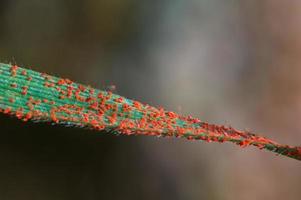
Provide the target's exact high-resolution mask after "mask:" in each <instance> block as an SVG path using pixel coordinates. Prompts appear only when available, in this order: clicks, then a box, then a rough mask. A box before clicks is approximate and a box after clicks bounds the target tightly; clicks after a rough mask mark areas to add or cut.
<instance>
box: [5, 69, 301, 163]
mask: <svg viewBox="0 0 301 200" xmlns="http://www.w3.org/2000/svg"><path fill="white" fill-rule="evenodd" d="M0 76H1V79H2V80H0V105H2V106H0V112H3V113H6V114H11V115H15V116H16V117H17V118H19V119H22V120H24V121H28V120H33V121H51V122H54V123H58V124H65V125H70V126H80V127H87V128H91V129H95V130H105V131H108V132H113V133H116V134H125V135H131V134H135V135H155V136H173V137H184V138H187V139H190V140H204V141H207V142H211V141H216V142H225V141H230V142H234V143H236V144H238V145H240V146H242V147H245V146H248V145H254V146H257V147H258V148H260V149H262V148H266V149H268V150H271V151H274V152H276V153H279V154H284V155H288V156H290V157H297V158H299V159H301V148H300V147H290V146H287V145H280V144H278V143H276V142H273V141H271V140H269V139H266V138H264V137H261V136H257V135H255V134H251V133H249V132H246V131H238V130H236V129H234V128H232V127H225V126H218V125H214V124H208V123H206V122H202V121H201V120H199V119H196V118H193V117H190V116H188V117H187V116H180V115H178V114H176V113H174V112H170V111H166V110H164V109H163V108H156V107H152V106H150V105H148V104H143V103H140V102H138V101H133V100H130V99H127V98H124V97H122V96H119V95H116V94H113V93H112V92H111V91H101V90H97V89H93V88H92V87H90V86H84V85H81V84H77V83H74V82H73V81H71V80H69V79H63V78H57V77H54V76H50V75H47V74H45V73H38V72H35V71H32V70H28V69H23V68H20V67H18V66H16V65H13V66H11V65H0ZM4 78H5V80H4ZM7 91H9V92H7Z"/></svg>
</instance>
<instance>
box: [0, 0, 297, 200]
mask: <svg viewBox="0 0 301 200" xmlns="http://www.w3.org/2000/svg"><path fill="white" fill-rule="evenodd" d="M300 35H301V1H289V2H288V1H283V0H244V1H239V0H233V1H223V0H152V1H147V0H98V1H93V0H85V1H74V0H72V1H71V0H69V1H68V0H66V1H61V0H51V1H41V0H26V1H24V0H1V1H0V44H1V45H0V61H1V62H5V63H13V64H18V65H20V66H25V67H30V68H32V69H35V70H38V71H44V72H47V73H50V74H53V75H57V76H61V77H68V78H71V79H73V80H76V81H78V82H81V83H86V84H90V85H92V86H94V87H98V88H100V89H105V88H106V86H108V85H112V84H114V85H116V86H117V90H116V92H117V93H119V94H121V95H124V96H126V97H130V98H133V99H137V100H140V101H142V102H147V103H150V104H151V105H154V106H159V105H160V106H163V107H165V108H167V109H169V110H173V111H177V112H179V113H181V114H185V115H187V114H192V115H193V116H195V117H198V118H200V119H201V120H205V121H209V122H212V123H217V124H225V125H231V126H233V127H236V128H240V129H242V130H245V129H247V130H252V131H254V132H257V133H261V134H263V135H265V136H267V137H269V138H272V139H274V140H276V141H279V142H282V143H287V144H291V145H301V127H300V119H301V54H300V52H301V37H300ZM0 126H1V128H0V132H1V134H0V199H1V200H19V199H22V200H26V199H30V200H35V199H43V200H48V199H49V200H53V199H56V200H61V199H62V200H63V199H65V200H66V199H72V200H76V199H87V200H94V199H123V200H125V199H131V200H134V199H174V200H177V199H179V200H180V199H208V200H219V199H223V200H232V199H242V200H249V199H250V200H251V199H265V200H269V199H273V200H278V199H290V200H297V199H300V196H301V190H300V185H301V165H300V163H299V162H297V161H295V160H293V159H289V158H285V157H281V156H274V155H273V154H271V153H269V152H265V151H260V150H258V149H255V148H252V147H251V148H246V149H241V148H239V147H237V146H235V145H232V144H213V143H212V144H207V143H204V142H191V141H186V140H182V139H158V138H153V137H138V136H137V137H135V136H132V137H125V136H120V137H115V136H111V135H109V134H107V133H104V132H101V133H99V132H95V131H88V130H80V129H76V128H64V127H59V126H49V125H47V124H32V123H26V124H25V123H23V122H19V121H17V120H15V119H13V118H7V117H6V116H3V115H0Z"/></svg>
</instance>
